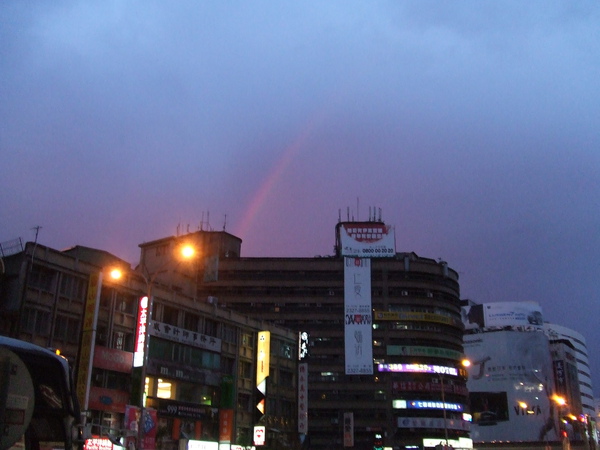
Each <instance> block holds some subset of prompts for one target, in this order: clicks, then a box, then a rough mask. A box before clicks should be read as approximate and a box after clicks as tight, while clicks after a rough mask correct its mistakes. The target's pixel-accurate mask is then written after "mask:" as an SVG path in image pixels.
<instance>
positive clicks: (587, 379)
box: [544, 322, 596, 417]
mask: <svg viewBox="0 0 600 450" xmlns="http://www.w3.org/2000/svg"><path fill="white" fill-rule="evenodd" d="M544 332H545V333H546V335H547V336H548V339H550V342H551V343H552V342H554V341H563V342H566V343H567V345H569V346H570V347H571V348H572V349H573V354H574V359H573V358H570V359H569V360H570V361H572V364H574V365H575V368H576V371H577V378H578V379H579V393H580V395H581V398H580V403H581V412H582V413H583V414H585V415H588V416H591V417H595V415H596V414H595V402H594V392H593V387H592V376H591V370H590V363H589V358H588V350H587V345H586V341H585V337H584V336H583V335H582V334H581V333H578V332H577V331H575V330H571V329H569V328H567V327H564V326H562V325H557V324H555V323H549V322H546V323H544Z"/></svg>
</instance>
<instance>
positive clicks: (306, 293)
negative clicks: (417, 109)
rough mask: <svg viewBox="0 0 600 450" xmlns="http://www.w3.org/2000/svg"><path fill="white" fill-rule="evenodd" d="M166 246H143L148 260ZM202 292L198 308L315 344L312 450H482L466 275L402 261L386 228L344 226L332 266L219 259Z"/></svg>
mask: <svg viewBox="0 0 600 450" xmlns="http://www.w3.org/2000/svg"><path fill="white" fill-rule="evenodd" d="M211 233H212V232H206V231H204V232H203V231H200V232H197V233H190V234H189V235H186V236H184V237H186V238H190V239H194V236H198V237H199V238H202V239H205V237H204V236H205V235H207V234H211ZM290 238H293V237H292V236H290ZM160 242H161V241H154V242H147V243H145V244H142V245H141V247H142V254H147V255H152V254H153V253H154V252H155V248H156V247H157V246H158V245H159V243H160ZM234 253H235V252H234ZM348 255H349V256H348ZM142 262H143V259H142ZM198 280H199V284H198V286H199V287H198V293H197V298H198V301H200V302H201V301H208V299H212V300H211V301H213V302H214V303H215V304H217V305H218V308H219V309H221V308H222V309H227V310H235V311H237V312H239V313H241V314H244V315H248V316H250V317H253V318H255V319H257V320H263V321H265V323H274V324H277V325H279V326H282V327H285V328H290V329H292V330H295V331H297V332H301V333H304V335H305V336H307V342H308V346H307V347H306V350H307V355H306V357H305V359H304V360H303V363H305V364H306V365H307V366H306V367H307V371H308V372H307V373H308V385H307V391H306V393H305V394H306V397H303V398H306V399H307V411H306V413H307V414H306V416H305V417H306V419H307V422H306V423H305V424H303V423H302V421H301V419H300V418H301V417H302V411H301V410H299V425H302V426H304V428H303V429H301V430H299V431H300V432H301V433H302V434H301V438H302V442H303V445H304V446H306V447H309V448H311V449H331V448H341V447H343V446H351V447H353V448H355V449H360V450H372V449H373V447H379V446H385V447H394V448H404V447H414V448H416V447H419V448H433V447H435V446H436V445H438V444H439V443H440V442H444V441H445V439H446V437H447V439H448V442H449V443H450V444H451V445H454V447H470V446H472V444H471V441H470V439H469V422H468V421H466V420H464V414H465V413H466V411H467V409H468V402H467V400H468V395H467V390H466V371H465V370H464V369H463V368H462V366H461V360H462V359H463V356H464V354H463V347H462V335H463V325H462V322H461V316H460V297H459V283H458V274H457V272H456V271H455V270H453V269H451V268H450V267H449V266H448V264H447V263H445V262H443V261H436V260H433V259H429V258H423V257H420V256H418V255H416V254H415V253H397V252H396V250H395V242H394V235H393V229H390V227H388V226H387V225H385V224H384V223H383V222H381V221H380V220H372V221H366V222H340V223H338V224H337V226H336V245H335V254H334V255H332V256H325V257H314V258H294V257H290V258H269V257H265V258H247V257H241V256H239V257H238V256H236V255H231V256H229V257H228V256H227V255H221V256H220V257H219V259H218V260H215V259H213V260H212V261H210V262H207V263H206V265H205V266H203V267H202V268H201V270H200V273H199V275H198ZM352 302H357V304H355V303H352ZM302 395H304V394H302ZM267 406H268V405H267ZM301 406H302V405H301V404H300V402H299V407H301ZM267 409H268V408H267ZM276 428H277V427H276V426H274V425H273V426H267V433H270V434H276V430H275V429H276Z"/></svg>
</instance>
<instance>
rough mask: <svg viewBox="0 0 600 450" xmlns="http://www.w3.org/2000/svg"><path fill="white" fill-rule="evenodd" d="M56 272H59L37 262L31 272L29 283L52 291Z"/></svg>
mask: <svg viewBox="0 0 600 450" xmlns="http://www.w3.org/2000/svg"><path fill="white" fill-rule="evenodd" d="M56 273H57V272H55V271H53V270H50V269H48V268H47V267H42V266H39V265H37V264H35V265H34V266H33V267H32V268H31V273H30V274H29V285H30V286H33V287H36V288H39V289H41V290H43V291H47V292H52V291H53V288H54V280H55V278H56Z"/></svg>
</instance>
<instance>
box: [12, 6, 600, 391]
mask: <svg viewBox="0 0 600 450" xmlns="http://www.w3.org/2000/svg"><path fill="white" fill-rule="evenodd" d="M598 24H600V3H598V2H595V1H587V0H582V1H578V2H571V1H567V0H565V1H553V0H545V1H536V0H532V1H527V2H522V1H497V2H479V1H470V0H466V1H461V2H448V1H439V0H435V1H428V0H419V1H411V2H409V1H402V0H393V1H392V0H390V1H354V0H345V1H341V0H333V1H328V2H317V1H307V2H286V1H284V2H267V1H255V2H231V1H219V2H210V1H187V0H182V1H179V2H164V1H154V0H145V1H139V0H137V1H136V0H133V1H129V2H122V1H117V0H109V1H106V0H102V1H97V0H90V1H85V2H76V1H52V2H48V1H41V0H40V1H36V0H28V1H23V0H4V1H3V2H1V4H0V151H1V152H2V153H1V154H2V157H3V158H2V161H3V167H2V176H1V178H0V180H1V181H0V187H1V188H2V193H3V194H2V196H1V197H0V217H1V223H2V230H1V231H2V233H1V234H0V242H3V241H9V240H11V239H14V238H17V237H21V238H23V239H24V240H25V241H32V240H33V239H34V236H35V232H34V231H33V227H35V226H40V227H42V228H41V229H40V231H39V238H38V242H39V243H41V244H43V245H47V246H50V247H53V248H58V249H63V248H66V247H70V246H73V245H84V246H89V247H94V248H99V249H103V250H107V251H109V252H111V253H113V254H115V255H117V256H119V257H121V258H123V259H125V260H127V261H129V262H131V263H132V265H133V264H135V263H136V262H137V259H138V256H139V248H138V244H140V243H142V242H146V241H151V240H154V239H159V238H162V237H166V236H170V235H175V234H176V232H177V229H178V226H179V229H180V230H181V231H186V230H187V229H189V230H190V231H195V230H197V229H199V227H200V224H201V222H202V221H204V222H208V223H204V224H203V225H202V226H203V228H204V229H214V230H222V229H223V227H225V228H226V231H228V232H230V233H232V234H234V235H236V236H239V237H240V238H241V239H243V244H242V256H300V257H303V256H306V257H312V256H315V255H324V256H325V255H331V254H332V251H333V245H334V228H335V225H336V223H337V221H338V217H339V216H340V211H341V218H342V219H343V220H345V219H346V218H347V211H348V209H349V210H350V215H351V216H352V217H354V218H355V219H361V220H366V219H368V215H369V208H370V207H371V208H374V207H375V208H381V210H382V218H383V220H384V221H385V222H386V223H388V224H390V225H393V226H394V227H395V234H396V248H397V250H398V251H400V252H410V251H414V252H415V253H417V254H418V255H419V256H423V257H429V258H433V259H438V258H441V259H443V260H445V261H447V262H448V263H449V265H450V267H452V268H453V269H455V270H457V271H458V272H459V274H460V283H461V294H462V297H463V298H470V299H472V300H474V301H476V302H495V301H535V302H538V303H540V304H541V306H542V310H543V313H544V318H545V320H547V321H550V322H555V323H558V324H561V325H564V326H566V327H569V328H573V329H576V330H578V331H580V332H581V333H582V334H583V335H584V336H585V337H586V339H587V344H588V350H589V352H590V357H591V364H592V370H593V378H594V383H595V385H594V390H595V392H596V395H598V392H600V356H598V352H597V351H596V349H597V348H598V343H599V342H600V327H598V326H597V321H598V316H599V312H600V293H599V292H600V288H599V280H600V275H599V273H600V270H599V269H600V57H599V55H600V27H599V26H598Z"/></svg>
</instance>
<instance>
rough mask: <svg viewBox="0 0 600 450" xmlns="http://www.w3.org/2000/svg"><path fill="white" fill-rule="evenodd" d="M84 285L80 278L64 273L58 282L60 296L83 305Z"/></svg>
mask: <svg viewBox="0 0 600 450" xmlns="http://www.w3.org/2000/svg"><path fill="white" fill-rule="evenodd" d="M85 285H86V282H85V280H83V279H82V278H79V277H75V276H73V275H69V274H66V273H64V274H62V277H61V280H60V288H59V292H60V295H61V296H63V297H65V298H68V299H69V300H72V301H75V302H79V303H83V301H84V300H85Z"/></svg>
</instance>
